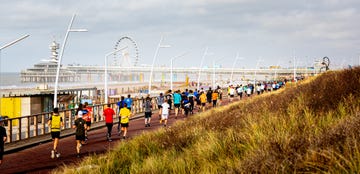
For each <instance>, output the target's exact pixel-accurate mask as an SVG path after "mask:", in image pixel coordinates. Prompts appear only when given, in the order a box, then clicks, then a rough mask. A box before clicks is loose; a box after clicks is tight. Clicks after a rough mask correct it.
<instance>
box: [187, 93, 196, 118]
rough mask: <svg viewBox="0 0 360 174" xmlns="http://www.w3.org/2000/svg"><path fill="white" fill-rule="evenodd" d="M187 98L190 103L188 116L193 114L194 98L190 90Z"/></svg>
mask: <svg viewBox="0 0 360 174" xmlns="http://www.w3.org/2000/svg"><path fill="white" fill-rule="evenodd" d="M188 98H189V102H190V108H189V111H190V114H194V101H195V98H196V97H195V95H194V93H193V91H192V90H190V91H189V95H188Z"/></svg>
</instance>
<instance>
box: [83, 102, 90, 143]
mask: <svg viewBox="0 0 360 174" xmlns="http://www.w3.org/2000/svg"><path fill="white" fill-rule="evenodd" d="M82 113H83V119H84V120H85V121H86V129H85V140H86V141H87V140H88V131H90V128H91V120H92V108H91V107H90V106H89V103H88V102H85V103H84V106H83V110H82Z"/></svg>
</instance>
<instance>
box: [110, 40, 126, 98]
mask: <svg viewBox="0 0 360 174" xmlns="http://www.w3.org/2000/svg"><path fill="white" fill-rule="evenodd" d="M126 48H127V46H126V47H124V48H120V49H117V50H115V51H112V52H110V53H107V54H105V66H104V67H105V70H104V98H105V104H107V103H108V66H107V59H108V57H109V56H110V55H113V54H115V53H117V52H119V51H122V50H124V49H126Z"/></svg>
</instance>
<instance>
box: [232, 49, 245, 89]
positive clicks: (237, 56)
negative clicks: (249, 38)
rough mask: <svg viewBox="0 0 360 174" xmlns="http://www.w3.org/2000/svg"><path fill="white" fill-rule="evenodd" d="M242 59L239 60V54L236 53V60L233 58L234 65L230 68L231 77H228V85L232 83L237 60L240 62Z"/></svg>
mask: <svg viewBox="0 0 360 174" xmlns="http://www.w3.org/2000/svg"><path fill="white" fill-rule="evenodd" d="M242 59H243V58H242V57H241V58H239V53H237V54H236V58H235V60H234V63H233V66H232V69H231V76H230V83H231V84H232V83H233V81H232V79H233V75H234V68H235V64H236V62H237V61H238V60H242Z"/></svg>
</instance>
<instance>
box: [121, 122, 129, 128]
mask: <svg viewBox="0 0 360 174" xmlns="http://www.w3.org/2000/svg"><path fill="white" fill-rule="evenodd" d="M120 124H121V127H129V123H120Z"/></svg>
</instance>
